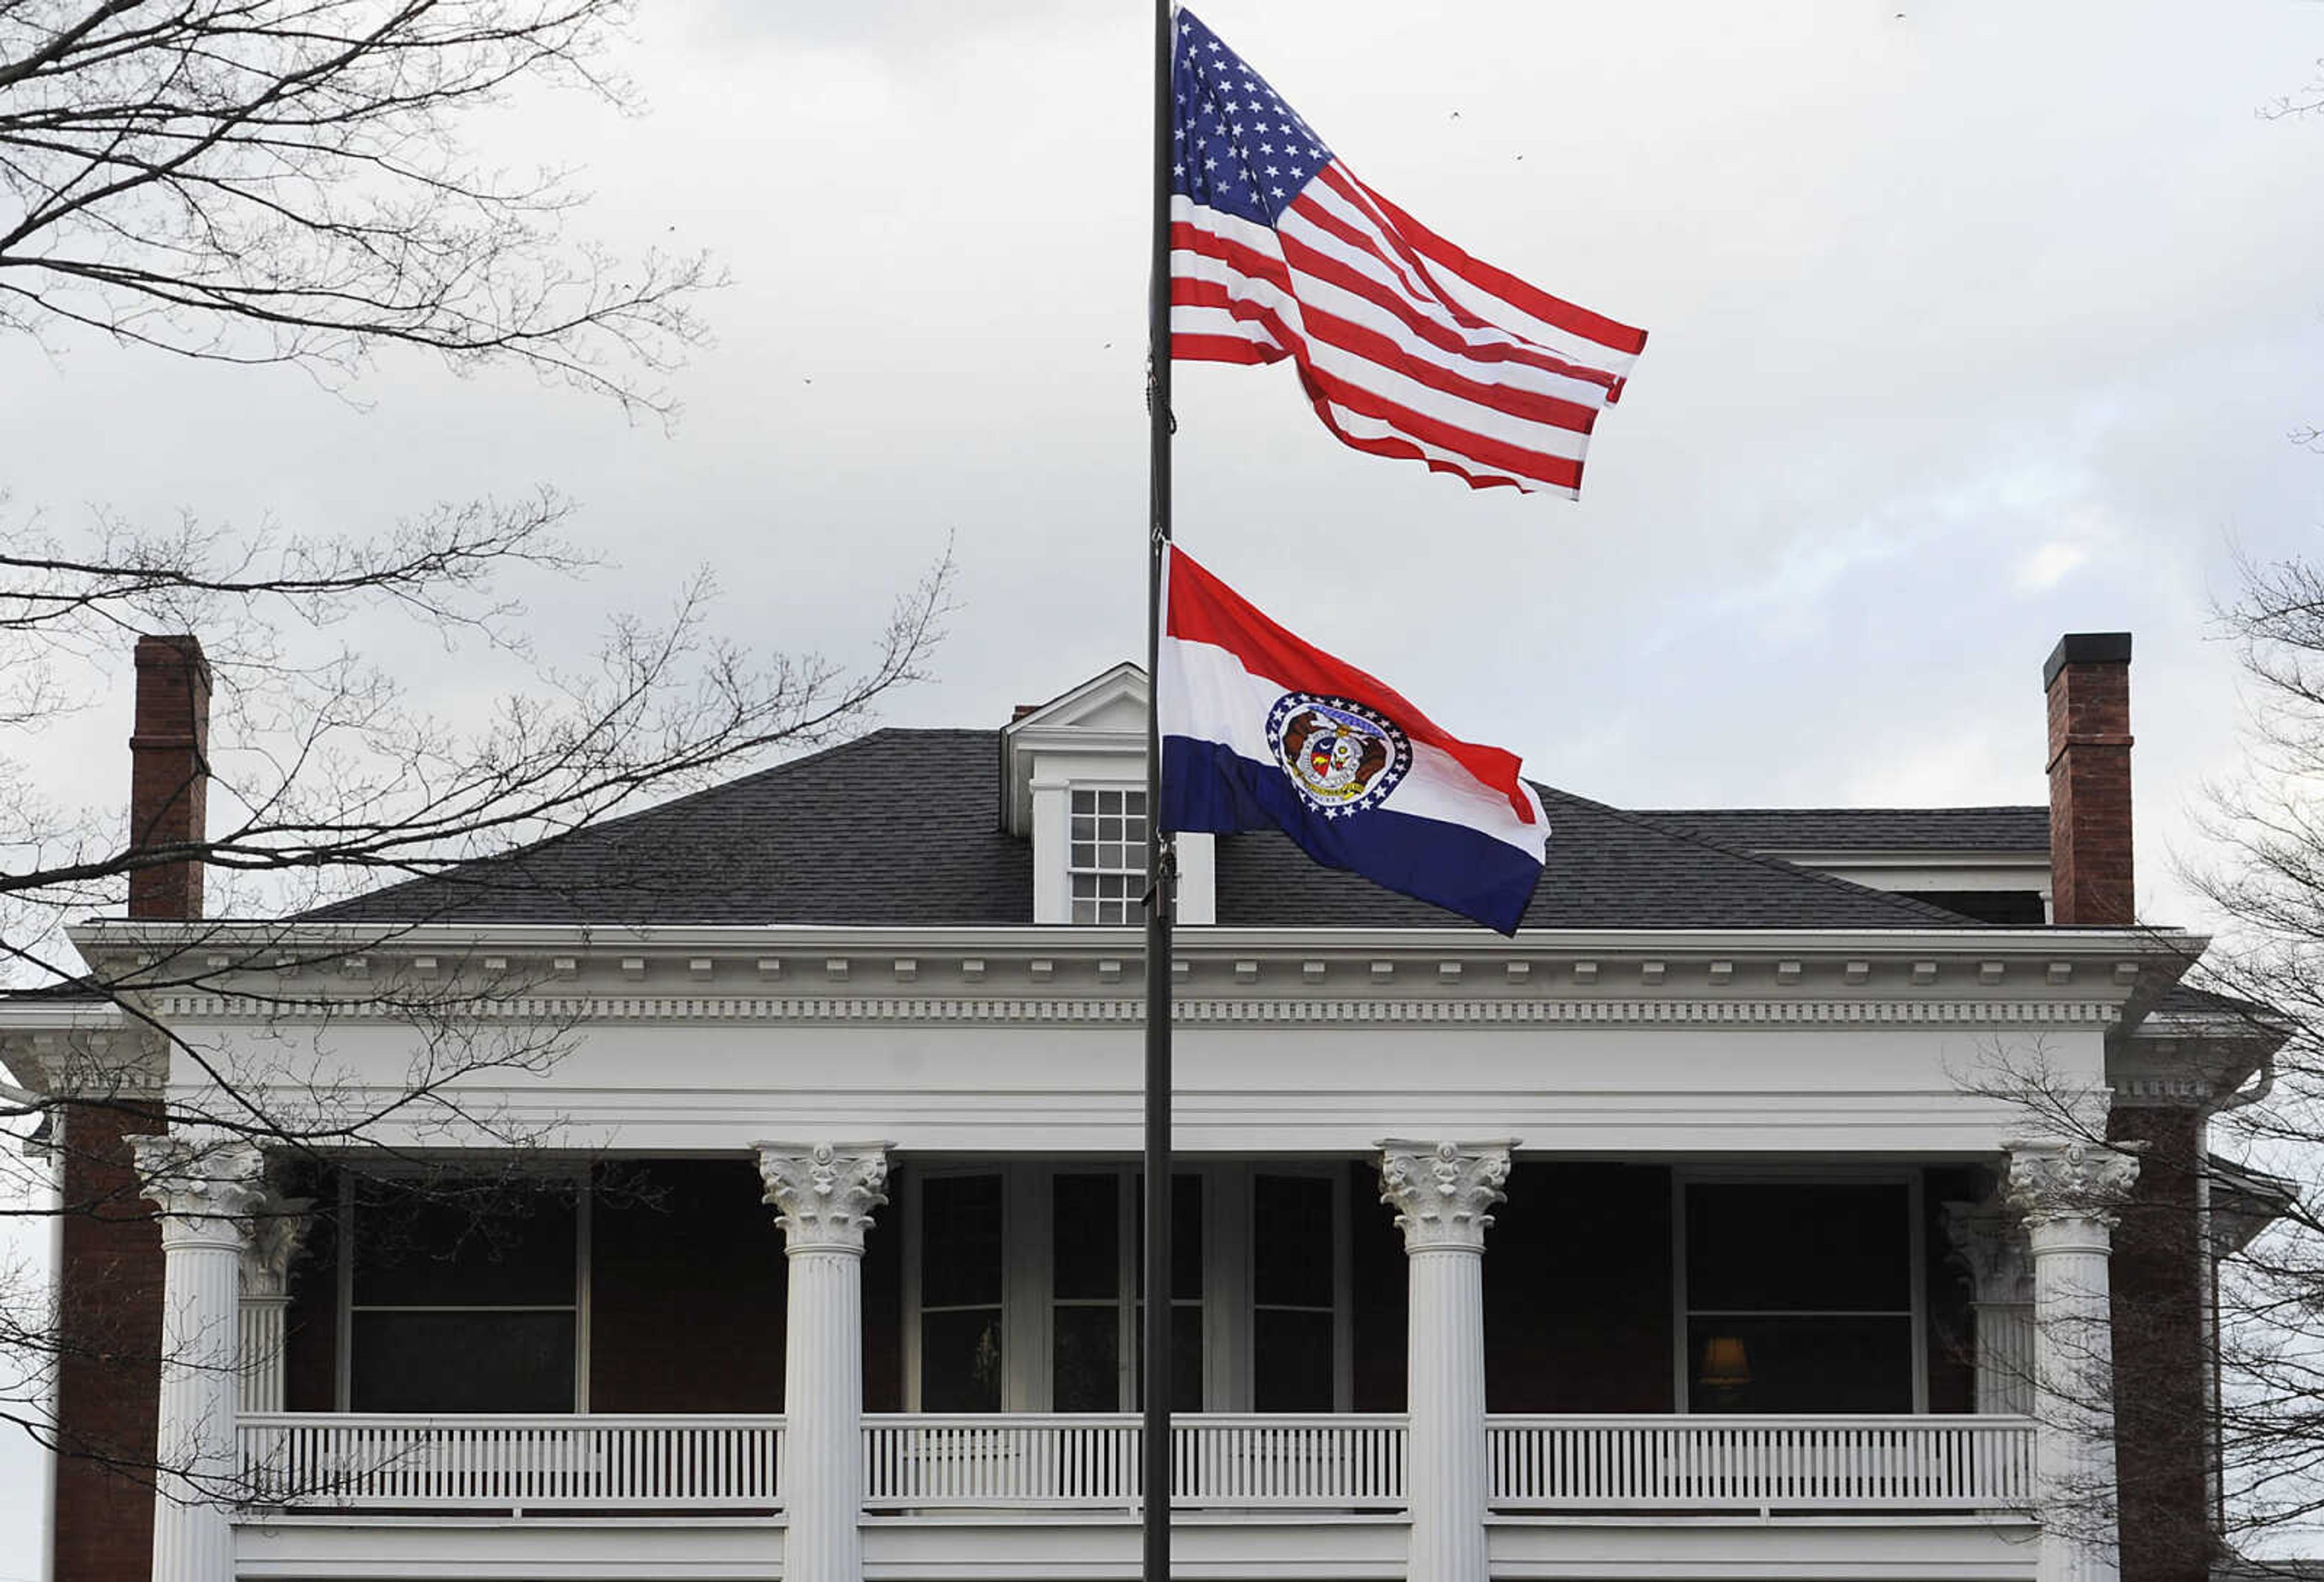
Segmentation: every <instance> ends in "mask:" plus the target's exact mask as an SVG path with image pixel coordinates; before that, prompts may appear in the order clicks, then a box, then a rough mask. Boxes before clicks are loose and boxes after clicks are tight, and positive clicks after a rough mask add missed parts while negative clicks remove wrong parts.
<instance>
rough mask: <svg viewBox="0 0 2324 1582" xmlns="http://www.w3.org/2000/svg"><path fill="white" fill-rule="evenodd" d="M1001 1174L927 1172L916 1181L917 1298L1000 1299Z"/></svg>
mask: <svg viewBox="0 0 2324 1582" xmlns="http://www.w3.org/2000/svg"><path fill="white" fill-rule="evenodd" d="M1000 1301H1001V1177H1000V1176H998V1175H932V1176H929V1177H928V1178H927V1179H926V1180H925V1181H923V1182H920V1303H921V1305H922V1306H924V1307H970V1306H984V1305H988V1304H989V1305H994V1306H997V1305H999V1303H1000Z"/></svg>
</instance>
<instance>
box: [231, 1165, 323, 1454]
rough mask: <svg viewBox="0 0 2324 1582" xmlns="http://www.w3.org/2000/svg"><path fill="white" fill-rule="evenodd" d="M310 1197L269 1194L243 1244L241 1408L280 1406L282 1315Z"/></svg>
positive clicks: (306, 1227) (303, 1239)
mask: <svg viewBox="0 0 2324 1582" xmlns="http://www.w3.org/2000/svg"><path fill="white" fill-rule="evenodd" d="M314 1206H315V1200H314V1199H312V1198H268V1199H267V1200H265V1201H264V1202H263V1203H261V1204H260V1205H259V1207H258V1209H257V1212H256V1213H255V1214H254V1215H253V1217H252V1219H251V1221H250V1237H249V1239H248V1240H247V1241H245V1242H244V1244H243V1248H242V1355H241V1367H242V1409H243V1410H244V1412H280V1411H281V1410H282V1337H283V1323H282V1319H283V1314H284V1312H285V1311H287V1310H288V1309H289V1308H290V1306H291V1265H292V1264H295V1263H297V1262H298V1261H299V1255H300V1253H303V1252H305V1251H306V1250H307V1232H308V1230H309V1228H310V1227H311V1226H312V1225H313V1223H314V1221H313V1219H311V1218H310V1217H309V1214H308V1210H309V1209H312V1208H313V1207H314Z"/></svg>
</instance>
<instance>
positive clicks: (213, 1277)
mask: <svg viewBox="0 0 2324 1582" xmlns="http://www.w3.org/2000/svg"><path fill="white" fill-rule="evenodd" d="M130 1145H131V1147H132V1148H133V1149H134V1152H135V1157H136V1162H137V1173H138V1174H139V1176H140V1177H141V1178H142V1179H143V1182H144V1190H145V1196H146V1197H148V1198H150V1199H152V1200H153V1202H154V1203H155V1204H156V1205H158V1206H159V1207H160V1209H161V1259H162V1272H161V1411H160V1414H159V1420H158V1422H157V1424H156V1426H157V1428H158V1430H159V1431H158V1433H157V1434H156V1436H155V1444H156V1447H157V1456H158V1459H159V1465H158V1467H157V1469H156V1470H157V1476H156V1479H155V1483H154V1495H153V1582H234V1525H233V1520H232V1514H231V1502H232V1500H233V1498H234V1489H235V1483H236V1481H237V1478H236V1471H237V1469H236V1467H235V1439H234V1416H235V1397H236V1394H237V1381H238V1379H239V1377H240V1370H239V1367H238V1366H237V1365H238V1361H239V1350H240V1347H239V1344H238V1340H239V1334H238V1331H239V1329H240V1327H241V1315H240V1312H239V1311H238V1308H239V1303H238V1300H237V1299H238V1297H239V1295H240V1291H239V1287H240V1283H241V1278H242V1275H241V1265H242V1246H243V1239H244V1223H243V1222H244V1218H245V1217H246V1216H247V1215H248V1214H249V1213H250V1211H251V1210H252V1209H254V1208H255V1207H256V1206H257V1204H258V1201H259V1200H260V1198H261V1197H262V1196H263V1191H264V1189H263V1186H262V1185H261V1183H260V1180H259V1177H260V1172H261V1169H262V1166H263V1162H262V1161H261V1159H260V1157H259V1153H258V1150H257V1149H256V1148H254V1147H253V1146H252V1145H249V1144H248V1143H240V1142H221V1141H217V1140H215V1139H205V1138H202V1137H199V1136H189V1135H188V1134H185V1133H172V1134H170V1135H167V1136H144V1137H135V1138H133V1139H132V1140H131V1144H130Z"/></svg>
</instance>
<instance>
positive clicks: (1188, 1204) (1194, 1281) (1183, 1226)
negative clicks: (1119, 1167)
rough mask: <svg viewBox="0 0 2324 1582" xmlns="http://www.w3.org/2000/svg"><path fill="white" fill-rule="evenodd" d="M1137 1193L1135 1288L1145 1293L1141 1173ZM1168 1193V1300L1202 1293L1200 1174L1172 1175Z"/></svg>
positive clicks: (1186, 1299)
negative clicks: (1138, 1193) (1136, 1268)
mask: <svg viewBox="0 0 2324 1582" xmlns="http://www.w3.org/2000/svg"><path fill="white" fill-rule="evenodd" d="M1138 1179H1139V1186H1140V1188H1141V1196H1140V1198H1139V1215H1138V1237H1137V1247H1138V1281H1137V1285H1136V1288H1135V1289H1136V1290H1137V1292H1138V1294H1139V1295H1140V1296H1141V1297H1142V1296H1144V1295H1145V1293H1146V1209H1145V1199H1144V1197H1143V1195H1142V1189H1143V1186H1144V1183H1145V1179H1146V1178H1145V1175H1144V1173H1142V1172H1141V1173H1139V1178H1138ZM1171 1188H1172V1191H1171V1194H1170V1300H1171V1301H1193V1300H1195V1299H1198V1298H1200V1297H1201V1295H1202V1294H1203V1178H1202V1177H1201V1176H1199V1175H1181V1176H1176V1177H1175V1178H1173V1180H1172V1182H1171Z"/></svg>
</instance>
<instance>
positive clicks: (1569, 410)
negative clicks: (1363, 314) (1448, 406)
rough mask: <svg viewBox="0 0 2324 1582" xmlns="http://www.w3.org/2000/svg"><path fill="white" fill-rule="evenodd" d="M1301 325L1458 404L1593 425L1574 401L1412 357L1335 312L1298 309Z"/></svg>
mask: <svg viewBox="0 0 2324 1582" xmlns="http://www.w3.org/2000/svg"><path fill="white" fill-rule="evenodd" d="M1300 321H1301V322H1302V323H1304V324H1305V325H1306V327H1307V331H1308V334H1309V335H1311V336H1314V338H1315V339H1316V340H1319V341H1329V342H1330V343H1331V344H1332V345H1335V346H1339V347H1342V349H1344V350H1346V351H1350V352H1353V353H1354V354H1356V355H1357V356H1359V357H1361V358H1363V359H1365V360H1366V361H1367V362H1371V363H1379V365H1380V366H1381V367H1383V368H1392V369H1394V370H1395V371H1396V372H1397V373H1401V374H1403V375H1404V376H1405V377H1406V379H1409V380H1412V381H1413V382H1416V383H1418V384H1425V385H1427V386H1428V387H1429V388H1430V389H1432V390H1441V391H1443V392H1444V393H1445V394H1447V395H1453V396H1459V397H1460V398H1461V399H1462V400H1465V401H1474V402H1475V403H1476V404H1477V405H1479V406H1480V407H1490V408H1492V409H1494V410H1496V411H1499V412H1507V413H1508V415H1509V416H1510V417H1512V418H1523V419H1525V421H1526V422H1528V423H1539V424H1542V425H1543V426H1545V427H1546V428H1566V429H1571V430H1572V432H1574V433H1576V434H1587V433H1589V432H1590V430H1591V426H1592V425H1594V424H1595V423H1596V422H1597V421H1598V414H1597V412H1596V411H1595V410H1593V409H1591V408H1589V407H1585V406H1582V405H1581V404H1580V403H1578V402H1575V401H1565V400H1558V399H1557V397H1555V396H1550V395H1544V394H1542V393H1541V392H1540V391H1532V390H1524V389H1520V388H1519V387H1517V386H1516V385H1509V384H1498V383H1489V382H1485V381H1483V380H1477V379H1471V378H1469V377H1467V376H1466V375H1465V374H1460V373H1454V372H1452V370H1451V369H1449V368H1447V367H1445V366H1444V365H1443V363H1436V362H1433V361H1431V360H1430V359H1428V358H1426V357H1416V356H1414V355H1412V354H1411V353H1409V352H1407V351H1406V350H1405V349H1404V347H1403V346H1401V345H1397V343H1396V342H1395V341H1393V340H1391V339H1389V338H1388V336H1384V335H1382V334H1380V332H1379V331H1378V330H1376V329H1367V328H1366V327H1364V326H1362V325H1360V324H1355V323H1352V322H1351V321H1350V320H1348V319H1344V318H1342V317H1340V316H1339V315H1338V314H1336V313H1326V312H1324V311H1323V309H1322V308H1317V307H1316V306H1315V305H1314V303H1312V302H1310V303H1304V304H1302V305H1301V310H1300Z"/></svg>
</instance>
